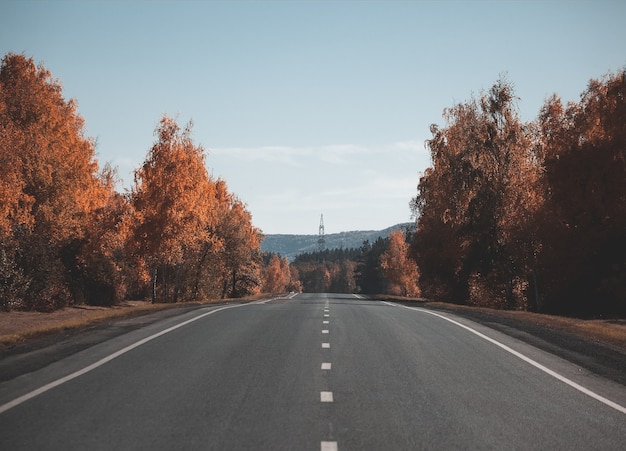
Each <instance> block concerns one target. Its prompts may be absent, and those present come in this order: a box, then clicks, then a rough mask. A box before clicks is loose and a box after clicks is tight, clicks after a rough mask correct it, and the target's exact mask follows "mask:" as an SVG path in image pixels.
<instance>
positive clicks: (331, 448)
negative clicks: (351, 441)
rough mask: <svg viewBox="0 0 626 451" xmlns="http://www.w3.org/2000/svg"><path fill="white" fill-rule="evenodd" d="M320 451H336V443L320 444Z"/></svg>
mask: <svg viewBox="0 0 626 451" xmlns="http://www.w3.org/2000/svg"><path fill="white" fill-rule="evenodd" d="M320 450H321V451H338V448H337V442H322V445H321V447H320Z"/></svg>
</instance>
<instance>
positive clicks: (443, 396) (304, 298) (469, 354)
mask: <svg viewBox="0 0 626 451" xmlns="http://www.w3.org/2000/svg"><path fill="white" fill-rule="evenodd" d="M624 406H626V387H624V386H622V385H619V384H616V383H614V382H610V381H607V380H604V379H602V378H600V377H597V376H595V375H593V374H590V373H588V372H586V371H584V370H582V369H581V368H579V367H576V366H574V365H573V364H570V363H569V362H567V361H565V360H562V359H560V358H557V357H555V356H553V355H550V354H547V353H545V352H543V351H540V350H538V349H536V348H533V347H531V346H530V345H527V344H524V343H522V342H520V341H517V340H515V339H513V338H510V337H507V336H506V335H503V334H501V333H499V332H496V331H494V330H491V329H488V328H486V327H484V326H481V325H478V324H476V323H473V322H471V321H469V320H466V319H461V318H458V317H454V316H453V315H450V314H447V313H437V312H433V311H427V310H424V309H420V308H407V307H403V306H400V305H396V304H393V303H386V302H380V301H368V300H364V299H360V298H359V297H358V296H356V295H332V294H298V295H295V296H293V297H291V298H290V299H275V300H269V301H263V302H256V303H251V304H240V305H234V306H232V305H231V306H226V307H224V306H219V307H216V306H212V307H207V308H202V309H199V310H194V311H189V312H186V313H184V314H183V315H180V316H176V317H172V318H167V319H164V320H163V321H160V322H157V323H154V324H151V325H149V326H147V327H143V328H141V329H138V330H134V331H132V332H129V333H126V334H124V335H121V336H118V337H115V338H113V339H109V340H107V341H105V342H103V343H100V344H97V345H95V346H92V347H90V348H89V349H86V350H83V351H81V352H78V353H76V354H74V355H71V356H69V357H65V358H63V359H62V360H60V361H58V362H55V363H53V364H51V365H48V366H46V367H45V368H41V369H39V370H37V371H34V372H32V373H30V374H25V375H22V376H19V377H17V378H15V379H12V380H9V381H6V382H3V383H1V384H0V449H5V450H21V449H24V450H34V449H37V450H45V449H54V450H57V449H58V450H70V449H77V450H78V449H80V450H85V449H89V450H111V449H120V450H122V449H123V450H126V449H145V450H172V449H180V450H186V449H201V450H246V449H252V450H320V449H321V450H341V451H344V450H416V449H498V450H501V449H584V450H589V449H602V450H610V449H615V450H617V449H624V443H626V408H624Z"/></svg>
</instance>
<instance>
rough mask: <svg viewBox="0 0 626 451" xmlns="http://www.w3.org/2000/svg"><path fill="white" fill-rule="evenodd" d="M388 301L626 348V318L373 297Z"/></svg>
mask: <svg viewBox="0 0 626 451" xmlns="http://www.w3.org/2000/svg"><path fill="white" fill-rule="evenodd" d="M372 298H376V299H382V300H387V301H398V302H403V303H415V304H416V305H418V304H419V305H423V306H425V307H430V308H434V309H437V310H445V311H449V312H452V313H454V312H457V313H463V312H468V313H480V314H482V315H485V316H487V317H491V318H493V319H494V320H497V319H498V318H506V319H510V320H513V321H516V322H519V323H520V324H528V325H532V326H535V327H542V328H546V329H550V330H554V331H559V332H565V333H569V334H572V335H575V336H578V337H580V338H582V339H586V340H591V341H593V342H596V343H599V344H603V345H606V346H609V347H612V348H616V349H618V350H620V351H622V352H626V319H579V318H571V317H565V316H556V315H546V314H542V313H532V312H523V311H510V310H494V309H489V308H483V307H470V306H465V305H456V304H448V303H445V302H435V301H428V300H426V299H421V298H405V297H401V296H388V295H381V296H376V297H374V296H373V297H372Z"/></svg>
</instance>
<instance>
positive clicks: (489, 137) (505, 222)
mask: <svg viewBox="0 0 626 451" xmlns="http://www.w3.org/2000/svg"><path fill="white" fill-rule="evenodd" d="M444 118H445V119H446V121H447V126H446V127H445V128H441V129H440V128H439V127H437V126H432V127H431V132H432V134H433V137H432V138H431V139H430V140H429V141H428V143H427V145H428V148H429V149H430V152H431V159H432V162H433V167H432V168H431V169H429V170H427V171H426V173H425V174H424V176H423V177H422V179H421V180H420V184H419V187H418V196H417V197H416V198H415V199H414V201H413V208H414V211H415V212H416V215H417V216H418V217H419V222H418V230H417V233H416V234H415V243H414V246H413V252H414V255H415V257H416V259H417V263H418V266H419V267H420V270H421V271H422V278H427V279H429V280H428V281H426V280H425V281H424V283H423V284H422V281H421V280H420V285H422V286H424V287H425V290H426V292H427V293H429V294H430V293H433V292H437V291H440V292H446V290H447V294H448V295H449V296H451V297H452V299H453V300H454V301H455V302H460V303H466V302H470V303H474V304H476V303H482V302H484V300H486V299H490V300H493V299H502V300H503V301H504V303H505V305H503V306H506V307H508V308H514V307H517V306H521V307H523V304H524V300H523V299H522V297H520V292H521V291H523V290H524V288H525V287H526V286H527V282H526V281H527V279H528V271H527V269H528V268H527V267H528V263H527V262H524V261H521V260H520V258H518V257H521V256H523V255H526V254H527V253H524V252H518V249H517V248H516V244H515V243H514V241H513V240H512V239H511V237H512V235H511V233H510V231H511V230H512V229H513V228H514V227H513V226H512V225H513V223H514V222H515V221H516V220H517V219H516V218H523V217H525V216H527V215H528V212H527V211H525V210H526V209H527V208H528V205H527V203H526V200H527V197H526V196H525V195H524V190H525V189H527V190H528V192H532V190H533V187H532V186H528V183H527V182H528V180H529V179H528V177H526V174H527V173H532V172H533V171H536V170H537V165H536V164H534V161H535V159H534V156H533V155H532V153H531V152H530V149H531V145H530V143H531V141H530V135H529V133H528V131H527V129H526V126H525V125H524V124H522V123H521V121H520V120H519V116H518V113H517V109H516V107H515V97H514V94H513V89H512V86H511V85H510V83H508V82H506V81H505V80H499V81H498V82H497V83H495V84H494V85H493V87H492V88H491V89H490V90H489V92H488V93H483V94H482V95H481V97H480V98H478V99H472V100H470V101H469V102H467V103H460V104H458V105H456V106H454V107H453V108H450V109H447V110H445V111H444ZM520 174H521V175H520ZM530 208H531V209H532V208H535V206H534V205H531V207H530ZM429 283H430V284H432V283H434V284H435V285H440V284H443V285H444V288H443V289H441V288H439V287H436V288H433V287H430V286H429ZM446 286H447V287H446Z"/></svg>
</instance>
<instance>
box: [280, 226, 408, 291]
mask: <svg viewBox="0 0 626 451" xmlns="http://www.w3.org/2000/svg"><path fill="white" fill-rule="evenodd" d="M411 236H412V231H411V230H404V231H403V230H394V231H392V232H391V233H390V234H389V236H388V237H384V238H383V237H380V238H378V239H377V240H376V241H375V242H373V243H370V242H369V241H365V242H364V243H363V245H362V246H361V247H360V248H348V249H343V248H339V249H332V250H331V249H326V250H323V251H317V252H306V253H302V254H300V255H298V256H297V257H296V258H295V260H294V261H293V262H292V263H291V265H290V268H291V273H292V275H297V279H298V281H299V282H300V284H299V287H300V288H301V289H302V290H304V291H307V292H332V293H362V294H384V293H391V294H397V295H401V296H412V297H415V296H419V295H420V290H419V288H418V286H417V279H418V274H417V265H416V264H415V262H414V261H413V260H412V258H411V256H410V252H409V247H410V241H411Z"/></svg>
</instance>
